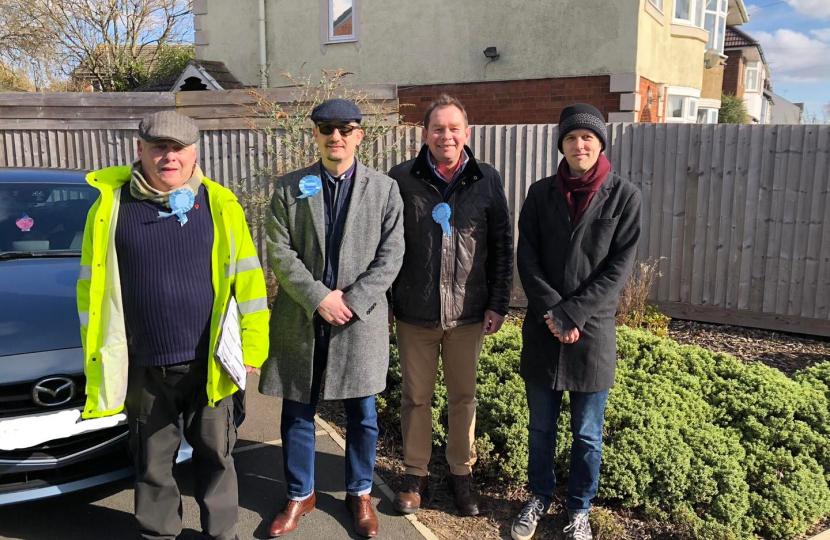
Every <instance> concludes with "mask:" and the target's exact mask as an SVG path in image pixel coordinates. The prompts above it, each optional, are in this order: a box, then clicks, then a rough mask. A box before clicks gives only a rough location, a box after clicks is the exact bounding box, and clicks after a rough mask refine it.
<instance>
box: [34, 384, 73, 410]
mask: <svg viewBox="0 0 830 540" xmlns="http://www.w3.org/2000/svg"><path fill="white" fill-rule="evenodd" d="M74 397H75V383H74V382H73V381H72V379H69V378H66V377H49V378H48V379H41V380H40V381H38V382H37V384H35V386H34V387H33V388H32V401H34V402H35V403H36V404H37V405H40V406H41V407H57V406H59V405H64V404H66V403H69V402H70V401H72V399H73V398H74Z"/></svg>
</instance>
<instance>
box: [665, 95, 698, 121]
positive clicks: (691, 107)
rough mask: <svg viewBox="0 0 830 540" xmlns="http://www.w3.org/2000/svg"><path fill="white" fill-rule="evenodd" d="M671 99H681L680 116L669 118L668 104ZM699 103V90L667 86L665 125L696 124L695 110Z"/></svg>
mask: <svg viewBox="0 0 830 540" xmlns="http://www.w3.org/2000/svg"><path fill="white" fill-rule="evenodd" d="M671 98H681V99H682V100H683V106H682V107H681V109H680V116H679V117H676V116H669V109H668V106H669V105H668V104H669V100H671ZM699 101H700V90H698V89H697V88H688V87H684V86H669V87H668V88H667V89H666V123H667V124H696V123H697V108H698V106H699Z"/></svg>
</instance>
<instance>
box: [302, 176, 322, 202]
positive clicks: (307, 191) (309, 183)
mask: <svg viewBox="0 0 830 540" xmlns="http://www.w3.org/2000/svg"><path fill="white" fill-rule="evenodd" d="M299 186H300V193H302V195H300V196H299V197H297V198H298V199H305V198H307V197H314V196H315V195H317V194H318V193H320V191H321V190H322V189H323V182H322V181H321V180H320V177H319V176H314V175H311V174H309V175H308V176H303V177H302V178H301V179H300V184H299Z"/></svg>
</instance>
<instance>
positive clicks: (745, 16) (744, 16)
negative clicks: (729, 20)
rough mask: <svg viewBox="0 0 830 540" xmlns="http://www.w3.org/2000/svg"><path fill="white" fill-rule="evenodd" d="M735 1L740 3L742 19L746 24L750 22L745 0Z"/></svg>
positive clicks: (739, 9)
mask: <svg viewBox="0 0 830 540" xmlns="http://www.w3.org/2000/svg"><path fill="white" fill-rule="evenodd" d="M735 3H736V4H737V5H738V11H739V12H740V14H741V19H742V20H743V21H744V24H746V23H748V22H749V13H747V11H746V6H745V5H744V0H735Z"/></svg>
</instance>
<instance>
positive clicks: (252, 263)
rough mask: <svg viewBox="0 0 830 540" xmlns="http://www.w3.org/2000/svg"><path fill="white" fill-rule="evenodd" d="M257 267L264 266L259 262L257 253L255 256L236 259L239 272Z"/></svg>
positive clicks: (237, 271)
mask: <svg viewBox="0 0 830 540" xmlns="http://www.w3.org/2000/svg"><path fill="white" fill-rule="evenodd" d="M257 268H262V266H261V265H260V264H259V257H257V256H256V255H254V256H253V257H245V258H244V259H240V260H238V261H236V273H237V274H241V273H242V272H246V271H248V270H256V269H257Z"/></svg>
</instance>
